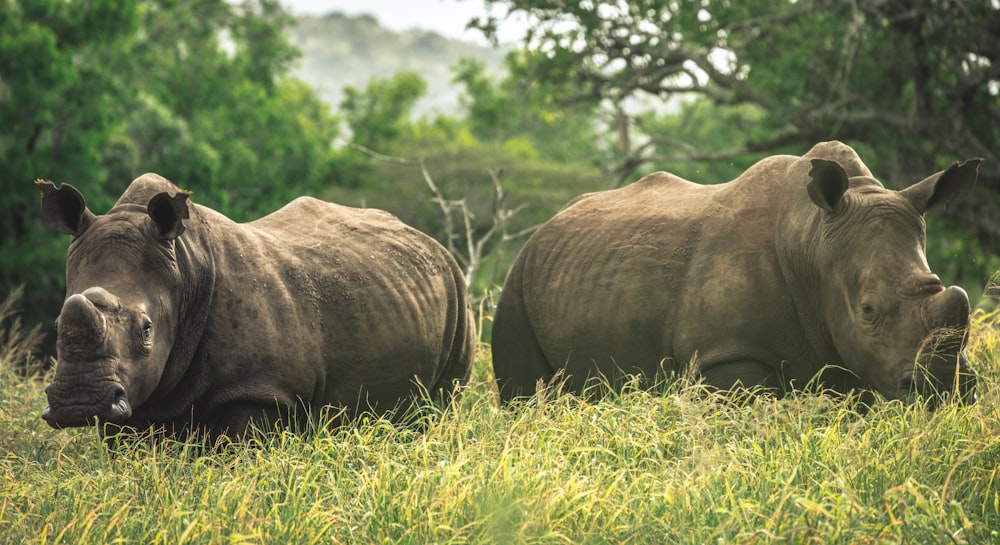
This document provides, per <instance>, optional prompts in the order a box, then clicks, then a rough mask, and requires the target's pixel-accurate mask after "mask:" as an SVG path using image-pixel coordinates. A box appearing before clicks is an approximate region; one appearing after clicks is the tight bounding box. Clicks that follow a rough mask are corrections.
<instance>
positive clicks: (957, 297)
mask: <svg viewBox="0 0 1000 545" xmlns="http://www.w3.org/2000/svg"><path fill="white" fill-rule="evenodd" d="M920 316H921V318H922V319H923V322H924V326H926V327H927V329H928V330H931V331H933V330H935V329H941V328H948V329H956V330H961V331H964V330H965V329H966V328H968V326H969V296H968V295H966V293H965V290H963V289H962V288H960V287H958V286H951V287H949V288H947V289H945V290H942V291H940V292H938V293H936V294H934V295H932V296H930V297H928V298H927V300H926V301H925V302H924V305H923V308H922V309H921V312H920Z"/></svg>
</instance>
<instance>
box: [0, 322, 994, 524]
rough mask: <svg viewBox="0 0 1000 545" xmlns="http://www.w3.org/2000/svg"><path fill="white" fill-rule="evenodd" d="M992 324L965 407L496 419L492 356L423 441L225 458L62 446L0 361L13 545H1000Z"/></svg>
mask: <svg viewBox="0 0 1000 545" xmlns="http://www.w3.org/2000/svg"><path fill="white" fill-rule="evenodd" d="M997 320H998V316H997V315H995V314H978V315H976V317H975V320H974V327H973V331H972V334H971V346H970V355H971V356H972V359H973V361H974V362H975V363H976V364H978V367H979V370H980V371H981V372H982V381H981V383H980V384H981V394H980V399H979V401H978V402H977V403H976V404H975V405H972V406H967V407H962V406H957V405H952V404H947V405H945V406H943V407H940V408H938V409H937V410H934V411H928V410H926V409H923V408H921V407H919V406H912V405H911V406H907V405H904V404H902V403H897V402H884V401H882V402H879V403H877V404H876V405H875V407H874V408H873V410H871V411H870V412H869V413H868V414H866V415H860V414H858V413H857V412H855V411H854V410H853V409H852V408H851V405H850V404H847V403H844V402H842V401H836V400H833V399H830V398H826V397H822V396H816V395H805V394H803V395H796V396H792V397H790V398H786V399H784V400H773V399H758V400H751V401H748V402H746V403H744V404H740V405H737V404H732V403H722V402H719V401H718V400H714V399H711V397H710V395H708V394H706V393H704V392H703V391H701V390H700V389H698V388H697V387H693V386H685V385H683V384H680V383H678V384H673V385H668V386H665V387H664V388H662V389H661V391H658V392H655V393H649V392H644V391H638V390H635V389H627V390H626V391H625V392H624V393H622V394H620V395H614V396H610V397H607V398H605V399H603V400H601V401H599V402H595V403H589V402H585V401H582V400H580V399H578V398H575V397H572V396H556V395H553V394H541V395H539V396H536V397H535V398H533V399H531V400H530V401H528V402H525V403H523V404H520V405H518V406H516V407H513V408H509V409H500V408H498V406H497V404H496V399H495V392H494V390H493V386H492V384H491V381H490V373H489V370H488V368H489V361H488V357H487V356H486V355H484V354H481V355H480V357H479V359H478V360H477V370H476V374H475V376H476V381H475V383H474V384H472V386H471V387H470V388H469V390H468V395H465V396H464V397H462V398H461V399H460V400H459V401H457V402H456V403H455V404H454V405H452V406H450V407H447V408H446V409H444V410H440V411H432V414H431V415H430V416H429V417H427V419H426V421H425V426H423V428H422V429H415V428H412V427H397V426H394V425H393V424H391V423H389V422H387V421H384V420H372V421H366V422H363V423H361V424H360V425H358V426H352V427H348V428H341V429H335V430H328V429H325V428H322V427H320V429H318V430H317V431H316V432H315V433H313V434H310V435H307V436H304V437H303V436H297V435H292V434H288V433H285V434H274V435H271V436H266V437H261V438H258V439H257V440H256V441H251V442H249V443H248V444H246V445H240V446H236V447H232V448H228V449H224V450H221V451H216V450H211V449H204V448H201V446H200V445H192V444H186V443H182V442H175V441H161V442H156V443H143V442H137V443H135V444H133V445H131V446H127V447H123V448H120V449H118V450H115V451H113V452H109V451H108V450H107V449H106V448H105V447H104V446H103V443H102V442H101V440H100V438H99V437H98V436H97V433H96V432H95V431H94V430H92V429H83V430H68V431H54V430H50V429H48V428H47V427H46V426H45V425H44V424H43V422H42V421H41V419H40V418H39V417H38V414H39V412H40V411H41V409H42V407H44V394H43V389H42V388H43V381H42V380H41V379H39V378H24V377H22V376H21V375H18V374H15V373H13V372H11V371H10V370H9V368H10V365H9V362H7V361H6V360H3V361H0V363H3V364H4V365H3V368H4V369H5V370H4V371H3V372H2V373H0V457H2V459H0V543H45V544H49V543H72V544H76V543H143V544H146V543H164V544H168V543H169V544H179V543H185V544H186V543H226V544H250V543H254V544H264V543H305V544H308V543H558V544H562V543H595V544H596V543H656V544H663V543H692V544H694V543H697V544H704V543H712V544H716V543H782V544H784V543H818V544H827V543H830V544H832V543H845V544H846V543H1000V534H998V533H997V530H1000V476H998V471H1000V470H998V467H1000V436H998V432H1000V413H998V410H1000V409H998V406H1000V399H998V387H997V377H998V372H997V367H996V365H995V363H994V362H995V361H996V356H997V353H998V351H1000V348H998V347H1000V335H998V334H997V333H996V331H995V328H996V324H997ZM3 325H4V324H0V326H3ZM6 327H10V324H7V325H6ZM4 357H6V355H0V358H4Z"/></svg>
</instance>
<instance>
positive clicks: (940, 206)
mask: <svg viewBox="0 0 1000 545" xmlns="http://www.w3.org/2000/svg"><path fill="white" fill-rule="evenodd" d="M982 161H983V160H982V159H969V160H968V161H966V162H964V163H961V164H959V163H955V164H953V165H951V166H950V167H948V168H947V169H945V170H942V171H941V172H938V173H937V174H933V175H931V176H929V177H927V178H925V179H924V180H922V181H919V182H917V183H915V184H913V185H911V186H910V187H907V188H906V189H904V190H903V191H902V193H903V195H906V197H907V198H909V199H910V202H912V203H913V206H915V207H916V208H917V210H919V211H920V212H921V213H923V212H926V211H927V210H944V209H945V207H947V206H948V203H950V202H951V201H953V200H954V199H955V197H958V196H959V195H961V194H963V193H965V192H966V191H969V190H970V189H972V186H973V185H975V184H976V178H978V177H979V163H981V162H982Z"/></svg>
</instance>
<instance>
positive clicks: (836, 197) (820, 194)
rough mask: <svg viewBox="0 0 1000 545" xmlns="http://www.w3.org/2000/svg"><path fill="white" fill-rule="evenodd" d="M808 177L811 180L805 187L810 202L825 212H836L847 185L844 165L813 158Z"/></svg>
mask: <svg viewBox="0 0 1000 545" xmlns="http://www.w3.org/2000/svg"><path fill="white" fill-rule="evenodd" d="M809 177H811V178H812V181H810V182H809V185H808V186H807V189H808V190H809V198H810V199H812V202H814V203H816V206H818V207H820V208H822V209H823V210H826V211H827V212H836V211H837V208H838V207H839V206H840V202H841V198H842V197H843V196H844V193H845V192H846V191H847V187H848V182H847V172H845V171H844V167H842V166H840V163H837V162H836V161H827V160H826V159H813V160H812V169H811V170H810V171H809Z"/></svg>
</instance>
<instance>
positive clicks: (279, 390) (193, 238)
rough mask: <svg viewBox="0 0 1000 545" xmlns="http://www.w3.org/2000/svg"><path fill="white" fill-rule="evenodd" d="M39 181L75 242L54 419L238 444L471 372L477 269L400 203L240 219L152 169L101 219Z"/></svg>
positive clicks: (313, 206) (305, 205) (308, 204)
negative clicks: (396, 207)
mask: <svg viewBox="0 0 1000 545" xmlns="http://www.w3.org/2000/svg"><path fill="white" fill-rule="evenodd" d="M38 185H39V188H40V189H41V191H42V211H43V218H44V220H45V222H46V223H47V224H48V225H49V226H51V227H52V228H54V229H56V230H57V231H59V232H61V233H66V234H71V235H73V237H74V238H73V242H72V244H71V245H70V247H69V251H68V255H67V263H66V285H67V286H66V293H67V298H66V301H65V303H64V305H63V309H62V312H61V313H60V315H59V318H58V320H57V326H58V339H57V350H58V363H57V367H56V372H55V378H54V379H53V381H52V384H51V385H49V386H48V388H47V389H46V392H47V394H48V401H49V406H48V407H47V408H46V409H45V411H44V412H43V414H42V417H43V418H44V419H45V420H46V421H47V422H48V423H49V424H50V425H52V426H53V427H56V428H62V427H70V426H83V425H90V424H94V423H97V422H100V423H108V424H111V425H112V426H110V427H108V428H107V429H109V430H111V431H110V433H116V432H117V431H119V430H120V428H121V427H123V426H129V427H134V428H138V429H146V428H149V427H153V428H158V429H163V430H166V431H167V432H177V431H179V430H185V429H186V430H191V429H200V430H203V431H205V432H207V433H209V434H210V435H213V436H218V435H222V434H226V435H228V436H231V437H234V438H236V437H240V436H242V435H243V434H244V433H245V431H246V430H247V428H248V426H249V425H250V423H251V421H253V422H254V423H255V424H260V425H262V426H264V427H266V426H271V425H273V424H275V423H277V422H278V421H279V420H280V419H284V418H288V417H289V416H292V415H295V417H296V419H298V420H299V421H300V422H301V421H304V420H305V419H304V418H302V417H303V416H304V414H303V413H302V410H303V409H304V408H306V407H308V408H309V409H310V410H312V411H316V410H318V408H319V407H322V406H326V405H332V406H335V407H342V408H345V409H347V415H353V414H356V413H357V411H368V410H371V411H374V412H376V413H382V412H384V411H387V410H389V409H394V408H396V407H397V406H399V407H402V408H405V407H406V406H407V405H408V404H409V403H410V402H411V401H412V400H413V399H414V398H416V397H417V396H419V395H421V393H422V391H421V388H426V389H427V391H428V392H429V393H431V394H432V395H435V396H443V397H447V396H448V395H449V394H450V393H451V392H452V391H453V388H454V387H455V385H456V383H462V382H464V381H465V380H466V379H467V378H468V374H469V369H470V366H471V361H472V356H473V350H474V342H475V339H474V334H473V322H472V315H471V311H470V306H469V301H468V297H467V289H466V286H465V283H464V280H463V277H462V274H461V271H460V270H459V269H458V267H457V265H456V264H455V262H454V260H453V259H452V258H451V256H450V255H449V254H448V253H447V251H446V250H445V249H444V248H443V247H441V245H440V244H438V243H437V242H435V241H434V240H433V239H431V238H430V237H428V236H426V235H424V234H422V233H420V232H418V231H416V230H414V229H412V228H410V227H408V226H406V225H404V224H403V223H402V222H400V221H399V220H398V219H396V218H395V217H394V216H392V215H391V214H388V213H386V212H382V211H379V210H361V209H354V208H348V207H344V206H339V205H336V204H331V203H326V202H322V201H319V200H316V199H312V198H307V197H302V198H298V199H296V200H294V201H292V202H291V203H290V204H288V205H287V206H285V207H283V208H282V209H280V210H278V211H277V212H274V213H273V214H271V215H269V216H266V217H263V218H261V219H259V220H256V221H253V222H249V223H245V224H238V223H235V222H233V221H231V220H230V219H228V218H226V217H225V216H223V215H221V214H219V213H217V212H215V211H213V210H211V209H208V208H206V207H204V206H200V205H197V204H194V203H192V202H190V201H189V200H188V195H187V193H186V192H182V191H180V190H179V189H178V188H177V187H176V186H174V185H173V184H172V183H170V182H168V181H167V180H165V179H164V178H162V177H160V176H158V175H155V174H145V175H143V176H141V177H140V178H138V179H136V180H135V181H133V182H132V184H131V185H130V186H129V187H128V189H127V190H126V191H125V193H124V194H123V195H122V196H121V198H120V199H119V200H118V203H117V204H116V205H115V206H114V208H112V209H111V211H109V212H108V213H107V214H106V215H103V216H95V215H94V214H92V213H91V212H90V211H89V210H88V209H87V208H86V203H85V201H84V199H83V197H82V195H80V193H79V192H78V191H77V190H75V189H74V188H72V187H71V186H69V185H63V186H61V188H60V189H56V188H55V187H54V185H53V184H51V183H50V182H41V181H39V182H38ZM418 384H419V385H420V386H418Z"/></svg>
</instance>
